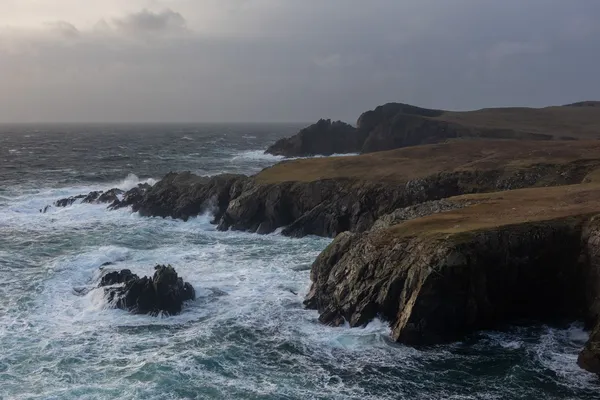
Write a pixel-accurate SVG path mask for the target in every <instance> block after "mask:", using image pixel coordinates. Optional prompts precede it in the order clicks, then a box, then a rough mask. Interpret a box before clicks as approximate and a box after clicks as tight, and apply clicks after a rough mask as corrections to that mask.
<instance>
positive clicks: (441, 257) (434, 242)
mask: <svg viewBox="0 0 600 400" xmlns="http://www.w3.org/2000/svg"><path fill="white" fill-rule="evenodd" d="M580 234H581V228H580V226H578V225H577V224H572V223H570V221H554V222H550V223H548V224H544V225H536V224H532V225H523V226H515V227H506V228H502V229H497V230H492V231H486V232H479V233H476V234H474V235H473V236H471V237H469V238H461V237H446V238H420V237H407V238H400V239H395V238H394V239H390V238H386V237H385V236H382V235H384V233H383V232H380V233H379V234H376V235H372V234H368V233H367V234H363V235H355V237H352V236H350V235H352V234H346V235H341V236H340V237H338V238H337V239H336V240H335V241H334V243H333V244H332V245H331V246H330V248H328V250H326V251H325V252H324V253H323V254H322V255H321V256H320V257H319V259H317V261H316V262H315V264H314V265H313V273H312V279H313V282H314V284H313V287H312V289H311V291H310V293H309V295H308V297H307V299H306V305H307V306H309V307H311V308H316V309H318V310H319V311H320V313H321V317H320V320H321V321H322V322H324V323H330V324H338V323H339V322H341V321H344V320H345V321H348V322H349V323H350V325H351V326H361V325H364V324H366V323H368V322H369V321H371V320H372V319H373V318H375V317H377V316H380V317H382V318H384V319H385V320H387V321H389V322H390V325H391V327H392V338H393V339H394V340H397V341H399V342H402V343H407V344H413V345H415V344H436V343H443V342H447V341H453V340H458V339H460V338H461V337H462V336H463V335H465V334H466V333H469V332H472V331H474V330H477V329H487V328H493V327H495V326H497V325H498V324H499V323H502V322H510V321H515V320H519V319H532V318H533V319H537V320H544V319H545V320H548V319H554V318H558V317H561V316H562V317H567V318H573V319H575V318H579V317H582V316H583V315H584V312H583V311H584V308H585V307H584V306H585V302H584V298H583V282H584V280H583V271H582V269H581V267H580V266H579V265H578V257H579V250H580V239H581V236H580ZM350 243H351V244H352V245H351V246H350ZM331 260H336V261H335V262H333V263H332V262H331Z"/></svg>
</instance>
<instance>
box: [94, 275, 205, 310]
mask: <svg viewBox="0 0 600 400" xmlns="http://www.w3.org/2000/svg"><path fill="white" fill-rule="evenodd" d="M154 271H155V272H154V275H153V277H152V278H150V277H147V276H145V277H143V278H140V277H138V276H137V275H135V274H133V273H132V272H131V271H130V270H122V271H112V272H108V273H106V274H105V275H104V276H103V277H102V279H101V281H100V284H99V287H103V288H104V290H105V293H106V296H107V297H108V300H109V302H110V303H111V304H112V305H114V306H115V307H117V308H120V309H123V310H127V311H130V312H132V313H134V314H150V315H158V314H161V313H163V314H166V315H176V314H179V313H180V312H181V309H182V307H183V303H184V302H185V301H188V300H194V299H195V297H196V293H195V291H194V288H193V287H192V285H191V284H189V283H188V282H184V281H183V279H182V278H180V277H178V276H177V272H176V271H175V269H174V268H173V267H172V266H170V265H166V266H165V265H157V266H156V267H154Z"/></svg>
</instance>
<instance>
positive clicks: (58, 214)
mask: <svg viewBox="0 0 600 400" xmlns="http://www.w3.org/2000/svg"><path fill="white" fill-rule="evenodd" d="M301 127H302V126H301V125H297V124H279V125H274V124H230V125H210V124H187V125H169V124H163V125H140V124H137V125H133V124H131V125H2V126H0V399H157V400H158V399H290V400H291V399H360V400H369V399H373V400H374V399H461V400H466V399H598V398H599V397H600V383H599V380H598V378H597V377H596V376H594V375H592V374H589V373H587V372H585V371H582V370H581V369H579V368H578V366H577V364H576V359H577V354H578V352H579V351H580V349H581V348H582V346H583V345H584V343H585V341H586V340H587V337H588V336H587V334H586V332H584V331H583V329H582V325H581V324H579V323H577V322H573V323H572V324H567V325H562V326H547V325H544V324H533V325H529V326H507V327H503V328H502V329H500V330H498V331H488V332H479V333H476V334H473V335H471V336H469V337H468V338H466V339H465V340H464V341H462V342H459V343H454V344H449V345H441V346H432V347H426V348H411V347H406V346H403V345H399V344H396V343H393V342H391V341H390V340H389V327H388V326H387V324H386V323H385V322H382V321H378V320H376V321H373V322H372V323H370V324H369V325H368V326H366V327H364V328H354V329H351V328H349V327H347V326H346V327H337V328H334V327H328V326H324V325H321V324H319V322H318V314H317V312H316V311H313V310H306V309H304V308H303V306H302V300H303V298H304V296H305V294H306V293H307V291H308V289H309V285H310V266H311V263H312V262H313V260H314V259H315V258H316V257H317V255H318V254H319V252H320V251H322V250H323V249H324V248H325V247H326V246H327V245H328V244H329V243H330V241H331V239H329V238H320V237H305V238H302V239H292V238H287V237H284V236H282V235H281V234H279V233H278V232H275V233H273V234H269V235H258V234H253V233H245V232H234V231H229V232H219V231H217V230H216V229H215V226H214V225H211V224H210V223H209V221H210V220H211V216H210V215H202V216H199V217H197V218H193V219H191V220H189V221H187V222H183V221H179V220H173V219H168V218H167V219H162V218H145V217H141V216H139V215H137V214H135V213H132V212H131V210H127V209H122V210H118V211H108V210H107V209H106V206H105V205H90V204H74V205H73V206H70V207H66V208H56V207H52V208H50V209H49V210H48V212H46V213H41V212H40V209H43V208H44V207H45V206H46V205H48V204H52V203H53V202H54V201H55V200H57V199H59V198H63V197H67V196H72V195H77V194H86V193H88V192H90V191H92V190H105V189H110V188H113V187H119V188H121V189H128V188H132V187H134V186H135V185H137V184H138V183H140V182H148V183H150V184H153V183H155V182H156V181H157V180H159V179H161V177H162V176H164V175H165V174H166V173H168V172H169V171H192V172H194V173H196V174H200V175H215V174H219V173H224V172H230V173H243V174H254V173H256V172H258V171H260V170H261V169H263V168H265V167H268V166H270V165H273V164H274V163H277V162H279V161H281V159H280V158H278V157H274V156H270V155H265V154H264V153H263V150H264V149H265V148H266V147H267V146H268V145H269V144H271V143H273V142H274V141H275V140H276V139H278V138H281V137H284V136H289V135H292V134H294V133H295V132H296V131H297V130H298V129H299V128H301ZM109 262H110V263H113V265H112V268H128V269H131V270H132V271H133V272H134V273H137V274H138V275H150V274H152V272H153V267H154V266H155V265H156V264H171V265H173V266H174V267H175V268H176V270H177V271H178V273H179V275H180V276H182V277H183V278H184V279H185V280H186V281H188V282H190V283H191V284H192V285H193V286H194V287H195V289H196V293H197V299H196V300H195V301H193V302H190V303H188V304H186V305H185V307H184V310H183V312H182V313H181V314H180V315H177V316H171V317H164V316H163V317H151V316H144V315H131V314H129V313H127V312H125V311H122V310H116V309H112V308H110V307H108V304H107V301H106V299H105V298H104V296H103V292H102V291H101V290H94V289H93V288H94V287H95V285H96V283H97V280H98V278H99V276H100V267H101V266H102V265H103V264H105V263H109ZM81 288H90V289H92V290H91V291H89V292H88V293H87V294H85V295H82V294H81V293H82V292H81V290H79V289H81Z"/></svg>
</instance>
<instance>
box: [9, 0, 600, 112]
mask: <svg viewBox="0 0 600 400" xmlns="http://www.w3.org/2000/svg"><path fill="white" fill-rule="evenodd" d="M26 3H31V4H33V3H32V2H30V1H27V0H22V1H21V0H19V2H14V3H13V4H15V5H18V6H19V7H21V8H20V12H21V14H20V15H22V16H27V15H29V14H31V15H34V14H35V16H36V21H46V22H43V23H42V22H40V23H39V24H38V25H36V26H35V27H31V26H29V25H27V26H26V25H23V26H18V27H15V26H13V27H8V28H7V27H4V28H3V27H2V26H5V25H3V24H2V18H9V17H8V16H10V15H11V14H10V10H8V11H7V10H6V9H1V6H0V90H2V93H4V94H6V95H4V96H0V122H2V121H56V122H60V121H117V122H119V121H162V122H169V121H257V122H258V121H306V122H310V121H312V120H316V119H318V118H320V117H331V118H336V119H337V118H340V119H344V120H347V121H354V120H355V119H356V117H357V116H358V115H359V114H360V113H361V112H362V111H364V110H367V109H369V108H372V107H374V106H377V105H379V104H382V103H385V102H388V101H403V102H409V103H415V104H417V105H421V106H425V107H435V108H450V109H470V108H482V107H490V106H501V105H531V106H542V105H549V104H565V103H570V102H574V101H577V100H581V99H589V98H591V99H593V98H598V97H599V96H600V95H599V94H598V93H600V82H599V81H598V80H597V79H595V77H596V75H597V73H596V71H595V66H596V65H598V63H599V62H600V53H598V51H597V50H598V45H597V43H600V31H599V30H597V29H593V27H592V25H593V24H592V23H591V22H592V21H596V20H598V19H600V6H595V4H599V5H600V2H597V1H596V0H578V1H577V2H564V1H562V0H529V1H527V2H523V1H522V0H504V1H502V2H492V1H489V2H482V1H481V0H454V1H452V2H440V1H439V0H403V1H397V0H372V1H369V2H364V1H363V0H328V1H316V0H307V1H303V2H299V1H293V0H245V1H239V0H205V1H203V2H198V1H197V0H168V1H167V0H130V1H127V2H123V1H116V0H106V2H103V3H102V4H101V5H100V3H98V5H96V6H93V5H91V6H90V8H89V9H86V10H85V11H86V12H85V15H84V14H81V15H80V14H76V13H75V11H73V14H69V12H70V11H69V10H75V9H74V8H73V5H74V4H75V0H55V2H53V4H55V6H53V7H49V6H47V7H44V8H43V10H38V9H37V8H30V9H26V8H24V7H25V6H21V4H26ZM77 4H78V3H77ZM94 4H96V3H94ZM59 6H60V7H59ZM94 7H98V9H94ZM144 7H146V8H144ZM56 10H63V11H61V12H58V11H56ZM3 11H4V14H2V12H3ZM42 11H43V12H42ZM7 15H8V16H7ZM582 16H586V17H585V18H583V17H582ZM16 20H17V19H15V21H16ZM6 21H8V19H6ZM47 21H61V22H53V23H50V24H48V23H47ZM578 21H579V22H578ZM581 21H583V22H581ZM586 21H587V22H586ZM584 23H585V24H584ZM582 24H583V25H585V26H583V25H582Z"/></svg>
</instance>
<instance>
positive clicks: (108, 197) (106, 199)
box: [96, 188, 124, 203]
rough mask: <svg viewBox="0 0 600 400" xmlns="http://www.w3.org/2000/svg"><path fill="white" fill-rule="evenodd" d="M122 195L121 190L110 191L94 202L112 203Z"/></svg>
mask: <svg viewBox="0 0 600 400" xmlns="http://www.w3.org/2000/svg"><path fill="white" fill-rule="evenodd" d="M123 193H124V191H123V190H121V189H117V188H114V189H110V190H109V191H107V192H104V193H102V194H101V195H100V197H98V200H96V202H97V203H113V202H115V201H119V196H120V195H122V194H123Z"/></svg>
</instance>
